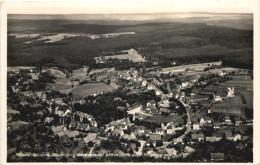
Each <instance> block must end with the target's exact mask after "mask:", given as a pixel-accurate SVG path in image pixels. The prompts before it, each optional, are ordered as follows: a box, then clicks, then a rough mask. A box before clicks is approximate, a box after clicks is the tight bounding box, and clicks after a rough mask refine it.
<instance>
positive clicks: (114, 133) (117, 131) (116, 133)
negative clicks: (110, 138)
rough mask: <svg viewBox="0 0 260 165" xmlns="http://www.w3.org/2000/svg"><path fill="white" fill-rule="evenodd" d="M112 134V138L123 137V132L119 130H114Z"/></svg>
mask: <svg viewBox="0 0 260 165" xmlns="http://www.w3.org/2000/svg"><path fill="white" fill-rule="evenodd" d="M112 134H113V135H114V136H122V135H124V131H123V130H121V129H115V130H114V131H113V133H112Z"/></svg>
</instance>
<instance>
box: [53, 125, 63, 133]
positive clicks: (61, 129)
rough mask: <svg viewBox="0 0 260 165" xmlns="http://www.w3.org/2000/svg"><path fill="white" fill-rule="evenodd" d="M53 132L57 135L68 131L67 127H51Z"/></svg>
mask: <svg viewBox="0 0 260 165" xmlns="http://www.w3.org/2000/svg"><path fill="white" fill-rule="evenodd" d="M51 130H52V132H53V133H54V134H57V133H58V132H61V131H65V130H66V127H65V126H64V125H60V126H57V127H55V126H52V127H51Z"/></svg>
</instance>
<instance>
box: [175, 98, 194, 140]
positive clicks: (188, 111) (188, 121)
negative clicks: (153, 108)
mask: <svg viewBox="0 0 260 165" xmlns="http://www.w3.org/2000/svg"><path fill="white" fill-rule="evenodd" d="M178 101H179V102H180V103H181V104H182V105H183V107H184V108H185V109H186V114H187V123H186V128H187V129H186V131H185V133H184V134H183V135H181V136H180V137H178V138H176V139H178V140H182V139H183V138H184V137H185V135H187V134H188V133H189V132H190V131H191V126H190V122H191V117H190V108H189V107H188V106H187V105H186V104H185V103H184V102H182V101H180V100H178Z"/></svg>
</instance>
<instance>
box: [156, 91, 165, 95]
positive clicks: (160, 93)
mask: <svg viewBox="0 0 260 165" xmlns="http://www.w3.org/2000/svg"><path fill="white" fill-rule="evenodd" d="M155 94H156V96H160V95H162V94H163V93H162V92H161V91H160V90H156V92H155Z"/></svg>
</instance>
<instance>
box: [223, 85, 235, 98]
mask: <svg viewBox="0 0 260 165" xmlns="http://www.w3.org/2000/svg"><path fill="white" fill-rule="evenodd" d="M225 93H226V96H227V97H234V96H235V88H234V87H232V88H227V89H226V91H225Z"/></svg>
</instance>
